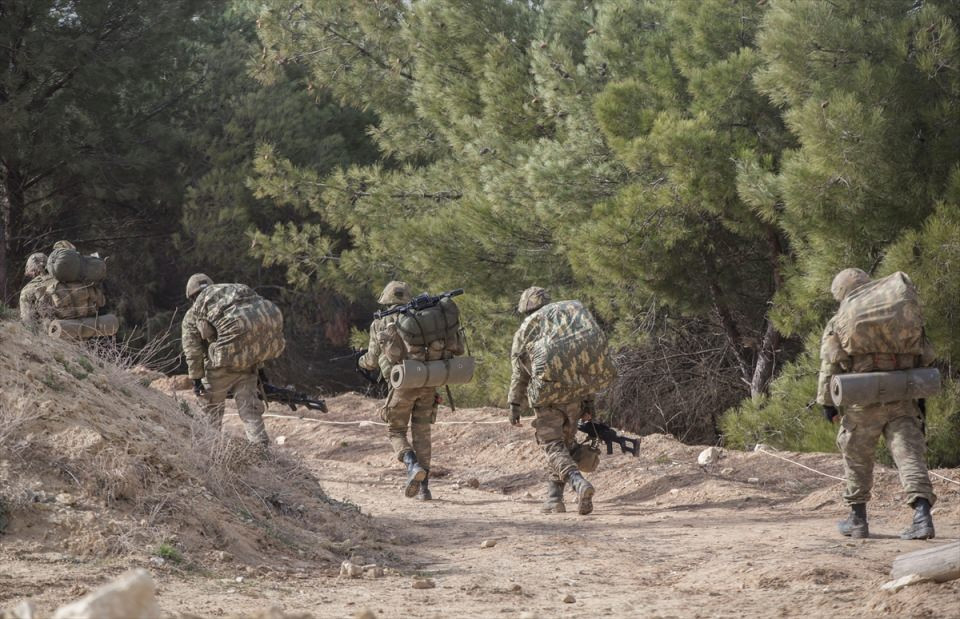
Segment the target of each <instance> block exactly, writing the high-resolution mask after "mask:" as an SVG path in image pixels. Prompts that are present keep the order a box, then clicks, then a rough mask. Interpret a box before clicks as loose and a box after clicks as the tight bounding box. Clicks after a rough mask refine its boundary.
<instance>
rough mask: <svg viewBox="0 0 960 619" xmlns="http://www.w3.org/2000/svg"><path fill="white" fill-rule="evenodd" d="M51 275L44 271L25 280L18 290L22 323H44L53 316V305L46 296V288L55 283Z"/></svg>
mask: <svg viewBox="0 0 960 619" xmlns="http://www.w3.org/2000/svg"><path fill="white" fill-rule="evenodd" d="M56 281H57V280H56V279H54V278H53V275H48V274H46V273H44V274H43V275H38V276H37V277H34V278H33V279H32V280H30V281H29V282H27V285H26V286H24V287H23V289H22V290H20V320H21V321H23V323H24V324H38V323H45V322H47V321H49V320H50V319H51V318H53V305H52V303H50V300H49V299H48V298H47V288H49V287H50V285H51V284H56Z"/></svg>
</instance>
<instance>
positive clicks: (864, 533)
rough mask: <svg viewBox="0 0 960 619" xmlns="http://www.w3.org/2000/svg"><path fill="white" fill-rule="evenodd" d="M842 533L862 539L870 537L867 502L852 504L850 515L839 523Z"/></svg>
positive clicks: (838, 526)
mask: <svg viewBox="0 0 960 619" xmlns="http://www.w3.org/2000/svg"><path fill="white" fill-rule="evenodd" d="M837 528H838V529H839V530H840V533H841V534H843V535H845V536H847V537H854V538H858V539H862V538H865V537H870V529H869V527H868V526H867V504H866V503H856V504H854V505H851V506H850V515H849V516H847V519H846V520H841V521H840V522H838V523H837Z"/></svg>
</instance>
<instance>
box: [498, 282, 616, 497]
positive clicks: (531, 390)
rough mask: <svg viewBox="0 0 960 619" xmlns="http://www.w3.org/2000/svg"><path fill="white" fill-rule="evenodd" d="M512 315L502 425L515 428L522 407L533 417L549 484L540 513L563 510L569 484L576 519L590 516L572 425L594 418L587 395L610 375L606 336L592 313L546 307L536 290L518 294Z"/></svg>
mask: <svg viewBox="0 0 960 619" xmlns="http://www.w3.org/2000/svg"><path fill="white" fill-rule="evenodd" d="M517 311H519V312H520V314H521V315H524V316H526V318H525V319H524V321H523V323H522V324H521V325H520V328H519V329H518V330H517V332H516V334H515V335H514V337H513V346H512V348H511V351H510V358H511V364H512V367H513V372H512V376H511V378H510V391H509V394H508V401H509V403H510V423H511V424H513V425H515V426H519V425H520V413H521V411H522V409H523V403H524V402H525V401H526V402H528V403H529V404H530V406H531V407H532V408H533V411H534V414H535V415H536V419H535V420H534V422H533V426H534V428H535V430H536V434H535V435H536V438H537V443H539V444H540V448H541V449H543V453H544V455H546V457H547V466H548V469H549V471H548V472H549V476H550V481H549V485H548V487H547V501H546V503H544V506H543V511H544V512H545V513H551V512H556V513H560V512H564V511H566V507H565V506H564V503H563V491H564V487H565V485H566V483H570V485H571V486H572V488H573V490H574V491H575V492H576V493H577V498H578V501H579V510H578V511H579V512H580V514H581V515H586V514H589V513H590V512H591V511H593V495H594V487H593V485H591V484H590V482H589V481H587V480H586V479H585V478H584V477H583V474H582V473H581V471H580V468H579V466H578V465H577V462H576V461H575V460H574V457H573V455H572V454H573V453H574V452H575V448H576V446H577V445H576V439H575V438H574V437H575V436H576V433H577V422H578V421H579V420H580V419H581V418H585V419H589V418H591V417H592V415H593V412H594V397H595V393H596V392H597V391H599V390H602V389H605V388H606V387H607V386H608V385H609V384H610V383H611V382H613V380H614V378H615V377H616V370H615V369H614V367H613V364H612V363H611V361H610V359H609V356H608V353H607V346H606V338H605V336H604V334H603V331H602V330H601V329H600V326H599V325H598V324H597V322H596V320H595V319H594V318H593V315H592V314H591V313H590V311H589V310H587V308H586V307H584V306H583V304H581V303H580V302H579V301H558V302H555V303H551V302H550V295H549V294H548V293H547V291H546V290H544V289H543V288H539V287H536V286H534V287H532V288H528V289H527V290H524V291H523V294H522V295H521V296H520V303H519V305H518V307H517Z"/></svg>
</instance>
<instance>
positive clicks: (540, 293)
mask: <svg viewBox="0 0 960 619" xmlns="http://www.w3.org/2000/svg"><path fill="white" fill-rule="evenodd" d="M549 302H550V293H549V292H547V291H546V290H545V289H543V288H541V287H540V286H531V287H529V288H527V289H526V290H524V291H523V293H522V294H521V295H520V303H518V304H517V311H518V312H520V313H521V314H532V313H533V312H535V311H537V310H538V309H540V308H541V307H543V306H544V305H546V304H547V303H549Z"/></svg>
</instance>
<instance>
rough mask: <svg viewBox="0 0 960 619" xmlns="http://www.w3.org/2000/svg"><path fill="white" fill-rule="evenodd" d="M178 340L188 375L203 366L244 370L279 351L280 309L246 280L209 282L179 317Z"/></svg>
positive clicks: (192, 375) (281, 342)
mask: <svg viewBox="0 0 960 619" xmlns="http://www.w3.org/2000/svg"><path fill="white" fill-rule="evenodd" d="M180 328H181V336H180V337H181V344H182V346H183V354H184V357H185V358H186V361H187V372H188V374H189V376H190V378H193V379H197V378H203V376H204V375H205V371H206V370H207V369H218V368H232V369H236V370H244V369H247V368H250V367H255V366H258V365H259V364H260V363H262V362H264V361H266V360H268V359H273V358H275V357H278V356H279V355H280V353H282V352H283V349H284V345H285V341H284V338H283V315H282V314H281V313H280V310H279V308H277V306H276V305H274V304H273V303H271V302H270V301H268V300H266V299H264V298H263V297H261V296H260V295H258V294H257V293H256V292H254V291H253V289H251V288H250V287H249V286H246V285H244V284H213V285H211V286H207V287H206V288H205V289H204V290H203V291H202V292H201V293H200V294H199V295H197V298H196V300H195V301H194V303H193V305H192V306H191V307H190V309H189V310H187V312H186V314H184V316H183V321H182V323H181V325H180Z"/></svg>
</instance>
